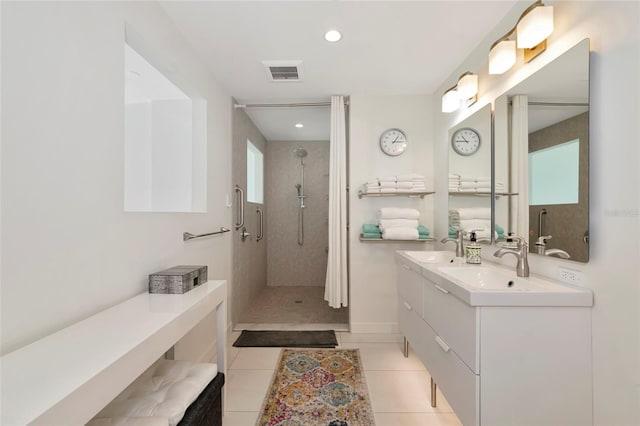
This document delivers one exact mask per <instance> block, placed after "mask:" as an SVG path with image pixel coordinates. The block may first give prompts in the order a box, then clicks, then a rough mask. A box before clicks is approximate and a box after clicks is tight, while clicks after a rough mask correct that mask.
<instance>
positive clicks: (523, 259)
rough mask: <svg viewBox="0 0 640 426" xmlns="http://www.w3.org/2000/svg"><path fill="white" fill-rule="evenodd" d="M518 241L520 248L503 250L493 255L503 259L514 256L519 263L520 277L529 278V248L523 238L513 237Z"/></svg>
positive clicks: (517, 269)
mask: <svg viewBox="0 0 640 426" xmlns="http://www.w3.org/2000/svg"><path fill="white" fill-rule="evenodd" d="M512 238H517V239H518V248H517V249H511V248H507V247H505V248H501V249H500V250H497V251H496V252H495V253H493V255H494V256H496V257H502V256H504V255H505V254H512V255H514V256H515V257H516V259H518V263H517V264H516V273H517V274H518V276H519V277H528V276H529V261H528V259H527V252H528V251H529V246H528V245H527V243H526V242H525V241H524V238H522V237H512Z"/></svg>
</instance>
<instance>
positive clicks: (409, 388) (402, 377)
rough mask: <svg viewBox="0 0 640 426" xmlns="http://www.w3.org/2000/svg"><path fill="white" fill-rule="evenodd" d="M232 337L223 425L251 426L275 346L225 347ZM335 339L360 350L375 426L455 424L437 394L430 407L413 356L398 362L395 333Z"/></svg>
mask: <svg viewBox="0 0 640 426" xmlns="http://www.w3.org/2000/svg"><path fill="white" fill-rule="evenodd" d="M238 335H239V333H238V332H233V333H230V334H229V339H228V340H229V348H228V351H227V354H228V358H229V361H228V362H229V363H228V365H229V369H228V371H227V380H226V385H225V388H226V397H227V402H226V410H227V411H226V415H225V416H224V417H223V419H222V424H223V426H252V425H254V424H255V423H256V420H257V418H258V414H259V411H260V409H261V408H262V402H263V400H264V397H265V395H266V393H267V390H268V388H269V385H270V384H271V379H272V377H273V373H274V370H275V367H276V364H277V360H278V359H279V355H280V348H233V347H231V344H232V343H233V342H234V341H235V339H236V338H237V337H238ZM336 336H337V337H338V343H339V346H338V347H340V348H345V349H347V348H349V349H350V348H354V349H360V355H361V358H362V364H363V368H364V373H365V380H366V382H367V387H368V389H369V397H370V399H371V406H372V409H373V411H374V415H375V419H376V425H377V426H461V423H460V421H459V420H458V418H457V417H456V415H455V414H454V413H453V411H452V409H451V407H450V406H449V404H448V402H447V401H446V400H445V399H444V397H443V396H442V394H441V393H440V392H439V391H438V395H437V398H438V407H436V408H432V407H431V404H430V400H431V397H430V386H429V373H428V372H427V371H426V370H425V368H424V366H423V365H422V363H421V362H420V360H419V359H418V358H417V357H416V356H415V354H413V353H410V354H409V358H404V356H403V355H402V343H401V342H402V336H401V335H398V334H352V333H348V332H338V333H336ZM308 426H312V425H308ZM354 426H355V425H354ZM361 426H368V425H361Z"/></svg>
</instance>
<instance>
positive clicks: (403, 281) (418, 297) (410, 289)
mask: <svg viewBox="0 0 640 426" xmlns="http://www.w3.org/2000/svg"><path fill="white" fill-rule="evenodd" d="M397 270H398V275H397V276H398V295H399V297H398V300H400V299H404V300H406V301H407V302H408V303H410V304H411V307H412V309H413V310H414V311H415V312H416V313H417V314H418V316H420V317H422V312H423V309H422V303H423V302H422V289H423V287H424V280H425V279H424V277H423V276H422V275H420V273H418V272H416V271H414V270H413V269H411V268H410V267H409V265H405V264H404V263H398V264H397Z"/></svg>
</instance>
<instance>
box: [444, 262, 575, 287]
mask: <svg viewBox="0 0 640 426" xmlns="http://www.w3.org/2000/svg"><path fill="white" fill-rule="evenodd" d="M439 270H440V271H441V272H442V273H444V274H446V275H449V276H450V277H452V278H454V279H456V280H457V281H459V282H460V283H461V284H462V285H464V286H469V287H472V288H474V289H478V290H502V291H508V290H511V291H558V290H559V289H560V290H561V289H563V288H562V287H558V286H554V285H545V283H544V282H542V281H539V280H536V279H534V278H526V279H525V278H517V277H512V276H509V275H507V274H505V273H502V272H500V271H496V270H495V269H493V268H484V267H464V268H439Z"/></svg>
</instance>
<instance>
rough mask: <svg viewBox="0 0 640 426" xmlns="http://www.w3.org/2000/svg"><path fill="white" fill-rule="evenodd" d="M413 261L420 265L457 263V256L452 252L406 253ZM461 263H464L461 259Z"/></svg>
mask: <svg viewBox="0 0 640 426" xmlns="http://www.w3.org/2000/svg"><path fill="white" fill-rule="evenodd" d="M403 253H404V254H405V255H406V256H408V257H409V258H410V259H411V260H413V261H415V262H419V263H445V264H446V263H456V260H457V259H456V255H455V254H454V253H453V252H450V251H404V252H403ZM460 261H463V259H462V258H460Z"/></svg>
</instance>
